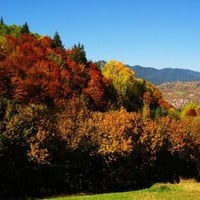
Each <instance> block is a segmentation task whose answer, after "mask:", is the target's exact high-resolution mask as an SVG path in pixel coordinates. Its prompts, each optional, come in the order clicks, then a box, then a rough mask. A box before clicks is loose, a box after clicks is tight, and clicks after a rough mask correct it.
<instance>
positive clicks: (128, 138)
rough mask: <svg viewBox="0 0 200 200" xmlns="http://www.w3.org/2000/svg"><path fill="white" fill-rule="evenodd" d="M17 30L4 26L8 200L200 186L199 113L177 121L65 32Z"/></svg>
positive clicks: (152, 91)
mask: <svg viewBox="0 0 200 200" xmlns="http://www.w3.org/2000/svg"><path fill="white" fill-rule="evenodd" d="M11 27H12V28H10V26H8V25H5V24H4V23H3V21H2V20H1V24H0V32H1V33H5V32H6V34H1V36H0V163H1V165H0V177H1V180H0V196H1V197H2V198H4V199H5V198H7V197H8V196H10V197H14V198H17V197H20V198H21V197H27V196H37V197H38V196H45V195H55V194H60V193H76V192H77V193H80V192H94V193H97V192H106V191H120V190H128V189H135V188H139V187H144V186H148V185H150V184H152V183H154V182H157V181H172V182H175V181H178V180H179V177H180V176H184V177H194V178H196V179H199V175H200V173H199V170H200V158H199V156H198V155H199V152H200V149H199V148H200V140H199V127H200V126H199V123H200V118H199V107H198V105H194V104H191V105H188V106H186V107H185V108H184V109H183V110H182V111H181V112H178V111H176V110H175V109H174V108H173V107H172V106H171V105H170V104H169V103H167V102H166V101H165V100H164V99H163V97H162V94H161V92H160V91H159V90H158V89H157V88H156V87H155V86H154V85H152V84H150V83H148V82H146V81H145V80H142V79H136V78H135V76H134V72H133V71H132V70H131V69H129V68H127V67H126V66H125V65H123V64H122V63H121V62H117V61H110V62H108V63H107V64H106V65H103V66H101V65H98V64H97V63H94V62H92V61H88V60H87V58H86V53H85V50H84V47H83V45H81V44H78V45H74V47H72V48H69V49H66V48H64V46H63V44H62V41H61V39H60V36H59V34H58V32H56V33H55V35H54V37H53V38H51V37H48V36H40V35H39V34H33V33H31V32H30V30H29V27H28V24H27V23H25V25H24V26H22V27H20V26H14V28H13V26H11ZM5 29H6V31H5ZM8 30H9V31H8ZM19 30H20V31H19ZM22 30H23V31H22ZM15 31H17V32H18V33H19V34H15Z"/></svg>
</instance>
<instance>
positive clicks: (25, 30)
mask: <svg viewBox="0 0 200 200" xmlns="http://www.w3.org/2000/svg"><path fill="white" fill-rule="evenodd" d="M21 33H22V34H24V33H30V30H29V26H28V24H27V22H25V23H24V25H23V26H22V29H21Z"/></svg>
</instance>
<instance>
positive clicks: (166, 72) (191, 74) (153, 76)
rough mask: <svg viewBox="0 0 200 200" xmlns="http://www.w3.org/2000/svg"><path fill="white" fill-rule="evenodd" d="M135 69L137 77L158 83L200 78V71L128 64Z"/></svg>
mask: <svg viewBox="0 0 200 200" xmlns="http://www.w3.org/2000/svg"><path fill="white" fill-rule="evenodd" d="M128 67H130V68H131V69H133V70H134V72H135V76H136V77H137V78H143V79H145V80H147V81H149V82H151V83H154V84H156V85H159V84H162V83H166V82H175V81H182V82H186V81H196V80H200V72H197V71H193V70H189V69H181V68H164V69H156V68H152V67H142V66H139V65H135V66H128Z"/></svg>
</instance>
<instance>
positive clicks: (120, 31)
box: [0, 0, 200, 71]
mask: <svg viewBox="0 0 200 200" xmlns="http://www.w3.org/2000/svg"><path fill="white" fill-rule="evenodd" d="M0 7H1V9H0V16H2V17H3V19H4V22H5V23H7V24H17V25H22V24H24V23H25V21H26V22H27V23H28V25H29V28H30V30H31V31H33V32H38V33H40V34H43V35H49V36H53V35H54V33H55V32H56V31H58V32H59V34H60V36H61V39H62V41H63V43H64V45H65V47H66V48H70V47H71V46H73V45H74V44H77V43H79V42H80V43H81V44H84V46H85V50H86V53H87V58H88V59H90V60H92V61H98V60H106V61H108V60H111V59H115V60H119V61H121V62H123V63H125V64H129V65H136V64H138V65H143V66H148V67H156V68H165V67H173V68H186V69H192V70H197V71H200V11H199V10H200V0H18V1H16V0H0Z"/></svg>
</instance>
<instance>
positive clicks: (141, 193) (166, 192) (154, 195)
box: [45, 180, 200, 200]
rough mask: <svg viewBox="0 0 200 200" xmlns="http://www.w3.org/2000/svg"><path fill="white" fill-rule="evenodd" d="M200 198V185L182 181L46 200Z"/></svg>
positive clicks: (181, 199)
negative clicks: (145, 187) (125, 190)
mask: <svg viewBox="0 0 200 200" xmlns="http://www.w3.org/2000/svg"><path fill="white" fill-rule="evenodd" d="M198 198H200V183H197V182H196V181H194V180H181V182H180V183H179V184H169V183H165V184H164V183H156V184H154V185H153V186H152V187H150V188H147V189H144V190H137V191H132V192H121V193H110V194H99V195H77V196H65V197H55V198H46V199H45V200H47V199H48V200H140V199H141V200H179V199H180V200H194V199H198Z"/></svg>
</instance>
